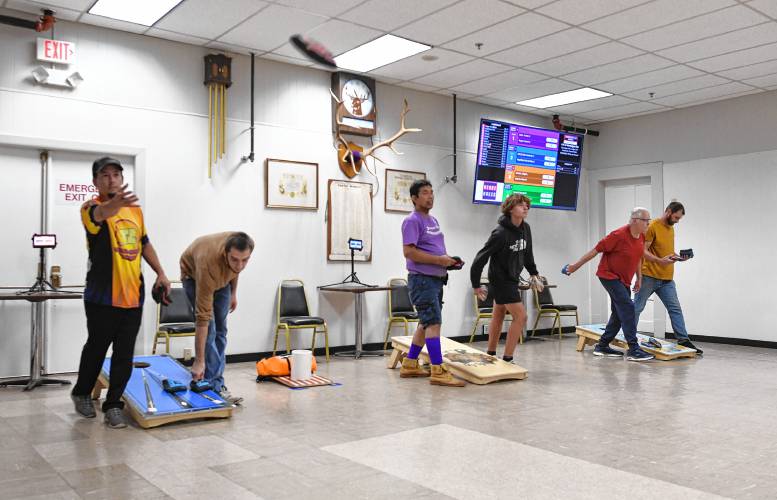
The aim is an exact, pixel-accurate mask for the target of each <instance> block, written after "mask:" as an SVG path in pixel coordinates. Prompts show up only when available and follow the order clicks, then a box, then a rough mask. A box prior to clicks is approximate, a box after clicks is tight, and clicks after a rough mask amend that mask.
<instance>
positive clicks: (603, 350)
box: [594, 344, 623, 358]
mask: <svg viewBox="0 0 777 500" xmlns="http://www.w3.org/2000/svg"><path fill="white" fill-rule="evenodd" d="M594 356H606V357H608V358H622V357H623V351H619V350H617V349H613V348H612V347H610V346H608V345H606V346H601V345H599V344H596V345H595V346H594Z"/></svg>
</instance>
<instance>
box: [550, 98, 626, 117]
mask: <svg viewBox="0 0 777 500" xmlns="http://www.w3.org/2000/svg"><path fill="white" fill-rule="evenodd" d="M634 102H637V101H635V100H634V99H629V98H628V97H623V96H620V95H612V96H610V97H602V98H601V99H592V100H590V101H583V102H576V103H573V104H565V105H564V106H555V107H553V108H548V109H550V110H551V111H553V112H554V113H563V114H580V113H586V112H589V111H595V110H597V109H606V108H612V107H614V106H623V105H625V104H631V103H634Z"/></svg>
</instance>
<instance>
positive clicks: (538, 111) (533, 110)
mask: <svg viewBox="0 0 777 500" xmlns="http://www.w3.org/2000/svg"><path fill="white" fill-rule="evenodd" d="M504 107H505V108H509V109H517V110H518V111H523V112H524V113H531V114H533V115H537V116H553V115H554V114H555V113H554V112H553V111H548V110H547V109H538V108H530V107H529V106H521V105H520V104H512V103H511V104H508V105H507V106H504ZM549 126H550V124H549Z"/></svg>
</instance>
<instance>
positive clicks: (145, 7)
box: [89, 0, 182, 26]
mask: <svg viewBox="0 0 777 500" xmlns="http://www.w3.org/2000/svg"><path fill="white" fill-rule="evenodd" d="M181 2H182V0H129V1H128V0H98V1H97V3H95V4H94V5H92V8H91V9H89V13H90V14H94V15H95V16H102V17H110V18H111V19H118V20H119V21H127V22H130V23H135V24H142V25H143V26H152V25H153V24H154V23H155V22H157V21H159V20H160V19H161V18H162V17H164V15H165V14H167V13H168V12H170V11H171V10H172V9H173V7H175V6H176V5H178V4H179V3H181Z"/></svg>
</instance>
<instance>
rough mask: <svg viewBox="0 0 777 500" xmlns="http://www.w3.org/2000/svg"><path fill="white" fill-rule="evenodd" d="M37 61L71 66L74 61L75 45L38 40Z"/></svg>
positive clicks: (62, 41) (61, 41)
mask: <svg viewBox="0 0 777 500" xmlns="http://www.w3.org/2000/svg"><path fill="white" fill-rule="evenodd" d="M38 60H39V61H48V62H53V63H59V64H73V63H74V62H75V60H76V44H74V43H73V42H66V41H64V40H50V39H48V38H38Z"/></svg>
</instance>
